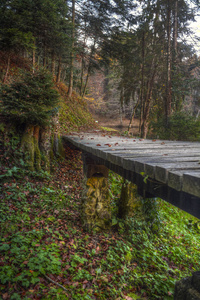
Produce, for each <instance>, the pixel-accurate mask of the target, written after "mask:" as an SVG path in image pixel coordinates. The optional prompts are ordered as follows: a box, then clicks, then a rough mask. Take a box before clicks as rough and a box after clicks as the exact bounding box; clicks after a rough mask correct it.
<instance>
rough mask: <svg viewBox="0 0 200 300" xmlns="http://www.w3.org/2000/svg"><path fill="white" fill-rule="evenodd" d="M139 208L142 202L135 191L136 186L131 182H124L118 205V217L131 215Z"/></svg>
mask: <svg viewBox="0 0 200 300" xmlns="http://www.w3.org/2000/svg"><path fill="white" fill-rule="evenodd" d="M141 210H142V202H141V198H140V196H138V193H137V186H136V185H135V184H133V183H131V182H124V183H123V184H122V189H121V196H120V200H119V205H118V216H119V217H120V218H125V217H133V216H134V214H135V213H136V211H141Z"/></svg>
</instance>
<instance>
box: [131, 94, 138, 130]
mask: <svg viewBox="0 0 200 300" xmlns="http://www.w3.org/2000/svg"><path fill="white" fill-rule="evenodd" d="M139 103H140V98H139V97H138V100H137V103H136V105H135V107H134V108H133V112H132V116H131V119H130V122H129V125H128V133H129V132H130V129H131V125H132V123H133V119H134V117H135V112H136V109H137V107H138V105H139Z"/></svg>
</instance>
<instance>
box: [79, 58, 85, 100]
mask: <svg viewBox="0 0 200 300" xmlns="http://www.w3.org/2000/svg"><path fill="white" fill-rule="evenodd" d="M84 66H85V60H84V58H83V56H82V58H81V86H80V95H82V91H83V74H84Z"/></svg>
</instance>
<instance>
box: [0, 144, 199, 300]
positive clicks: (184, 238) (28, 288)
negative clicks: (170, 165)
mask: <svg viewBox="0 0 200 300" xmlns="http://www.w3.org/2000/svg"><path fill="white" fill-rule="evenodd" d="M11 153H12V151H11ZM66 157H67V158H66V160H65V161H57V162H56V161H55V162H54V163H53V175H52V176H49V175H48V176H47V174H44V173H41V174H40V176H39V177H38V173H34V172H29V173H24V172H25V171H24V168H23V166H20V165H17V166H16V168H18V169H17V171H16V170H14V168H15V166H14V165H13V163H14V162H15V160H14V157H13V163H12V164H11V163H10V162H11V159H12V157H9V153H7V155H6V156H5V157H4V156H3V155H2V156H1V163H3V166H2V165H1V169H3V170H5V169H6V172H4V173H3V176H4V177H2V178H1V179H2V180H1V183H0V188H1V193H0V228H1V231H0V238H1V242H0V295H1V297H2V299H74V300H76V299H81V300H82V299H102V300H103V299H105V300H106V299H116V300H117V299H118V300H120V299H128V300H130V299H164V300H167V299H173V291H174V284H175V282H176V281H177V280H179V279H181V278H184V277H186V276H190V275H191V274H192V272H193V271H196V270H199V269H200V252H199V244H200V235H199V233H200V227H199V222H198V220H197V219H195V218H193V217H191V216H190V215H188V214H186V213H184V212H182V211H180V210H179V209H177V208H175V207H173V206H171V205H170V204H167V203H166V202H164V201H162V200H160V199H156V200H153V202H149V201H151V200H147V202H146V203H144V204H145V205H144V207H145V209H146V211H148V210H149V209H151V211H155V214H156V217H157V218H158V217H159V219H158V220H159V222H157V227H156V228H155V227H152V226H149V224H150V223H149V222H151V223H152V220H149V218H148V213H147V212H146V214H145V211H144V214H143V215H141V214H138V215H137V214H136V215H135V216H134V217H133V218H127V219H125V220H121V219H118V218H117V205H116V203H117V202H118V198H119V196H120V187H121V184H122V179H121V178H120V177H119V176H116V175H115V174H113V173H111V174H110V196H111V201H112V211H113V220H114V221H113V227H112V228H111V230H110V232H106V233H103V232H102V233H92V232H87V231H84V230H83V228H82V224H81V221H80V206H81V190H82V186H81V181H82V171H81V168H82V165H81V159H80V153H79V152H77V151H76V152H74V151H71V150H70V149H66ZM36 175H37V176H36ZM58 284H59V285H58Z"/></svg>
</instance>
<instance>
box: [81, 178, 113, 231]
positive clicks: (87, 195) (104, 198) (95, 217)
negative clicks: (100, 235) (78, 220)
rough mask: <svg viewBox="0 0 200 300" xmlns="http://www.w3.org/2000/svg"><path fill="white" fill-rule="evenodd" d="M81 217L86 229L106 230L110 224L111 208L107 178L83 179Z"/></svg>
mask: <svg viewBox="0 0 200 300" xmlns="http://www.w3.org/2000/svg"><path fill="white" fill-rule="evenodd" d="M85 184H86V186H85V189H84V196H83V205H82V219H83V223H84V226H85V227H86V228H88V229H95V230H96V231H99V230H107V229H109V228H110V225H111V208H110V197H109V190H108V180H107V178H105V177H103V176H100V177H95V176H94V177H91V178H89V179H85Z"/></svg>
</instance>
